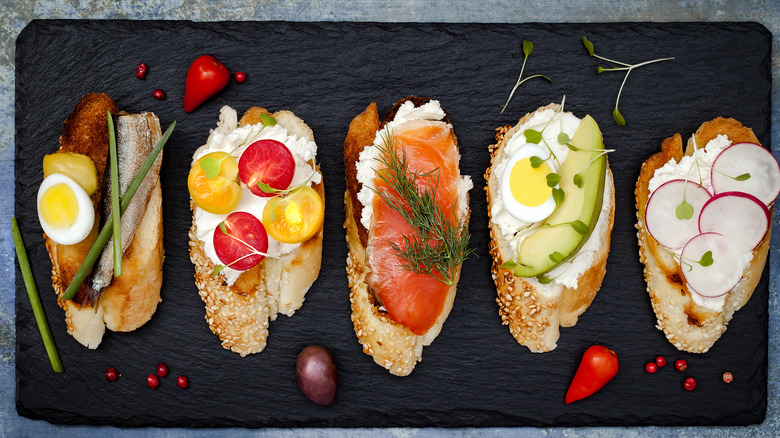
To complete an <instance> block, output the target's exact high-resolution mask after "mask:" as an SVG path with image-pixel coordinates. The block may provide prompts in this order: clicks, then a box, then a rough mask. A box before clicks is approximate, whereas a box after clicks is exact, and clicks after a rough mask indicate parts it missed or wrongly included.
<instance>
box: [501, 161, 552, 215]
mask: <svg viewBox="0 0 780 438" xmlns="http://www.w3.org/2000/svg"><path fill="white" fill-rule="evenodd" d="M551 172H552V170H551V169H550V166H549V165H548V164H547V163H542V164H541V165H540V166H539V167H537V168H535V169H534V168H533V166H531V158H530V157H528V158H523V159H521V160H518V161H517V163H515V165H514V166H512V173H510V175H509V187H510V188H511V189H512V197H514V198H515V200H517V202H519V203H520V204H522V205H525V206H526V207H537V206H539V205H542V203H543V202H544V201H546V200H547V199H548V198H549V197H550V195H551V194H552V187H549V186H547V175H548V174H549V173H551Z"/></svg>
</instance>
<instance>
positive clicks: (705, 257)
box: [672, 251, 715, 272]
mask: <svg viewBox="0 0 780 438" xmlns="http://www.w3.org/2000/svg"><path fill="white" fill-rule="evenodd" d="M672 255H674V257H675V258H678V259H680V262H681V263H684V264H685V265H686V266H687V267H688V271H689V272H690V271H692V270H693V265H692V263H696V264H698V265H700V266H701V267H703V268H706V267H709V266H712V264H713V263H715V259H713V258H712V251H706V252H705V253H704V254H702V255H701V258H700V259H699V260H693V259H687V258H683V257H682V255H678V254H677V253H675V252H672ZM689 262H690V263H689Z"/></svg>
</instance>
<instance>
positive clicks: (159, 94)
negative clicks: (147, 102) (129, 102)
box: [152, 88, 165, 100]
mask: <svg viewBox="0 0 780 438" xmlns="http://www.w3.org/2000/svg"><path fill="white" fill-rule="evenodd" d="M152 96H154V98H155V99H158V100H165V92H164V91H163V90H160V89H159V88H158V89H156V90H154V93H152Z"/></svg>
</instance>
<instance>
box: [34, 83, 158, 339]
mask: <svg viewBox="0 0 780 438" xmlns="http://www.w3.org/2000/svg"><path fill="white" fill-rule="evenodd" d="M107 111H111V113H112V114H120V113H119V112H118V110H117V107H116V104H115V103H114V102H113V101H112V100H111V99H110V98H109V97H108V96H106V95H105V94H95V93H90V94H88V95H86V96H84V97H83V98H82V99H81V101H80V102H79V104H78V105H77V106H76V108H75V109H74V110H73V112H72V113H71V114H70V115H69V116H68V118H67V119H66V120H65V123H64V125H63V129H62V135H61V136H60V144H61V146H60V148H59V152H74V153H80V154H84V155H87V156H88V157H90V158H91V159H92V161H94V162H95V167H96V169H97V174H98V181H102V179H103V175H104V171H105V169H106V159H107V156H108V128H107V121H106V112H107ZM141 116H142V117H141V118H143V119H145V120H147V121H148V125H147V126H148V136H149V141H150V142H151V143H152V145H154V144H155V143H157V140H159V138H160V135H161V134H160V123H159V121H158V120H157V117H156V116H155V115H154V114H151V113H145V114H143V115H141ZM159 159H160V158H158V160H159ZM156 169H159V167H156ZM158 171H159V170H158ZM147 178H150V179H151V181H153V186H152V189H151V192H150V195H149V199H148V201H147V204H146V210H145V212H144V214H143V216H142V219H141V221H140V224H139V225H138V228H137V229H136V232H135V236H134V237H133V240H132V242H131V243H130V246H129V247H128V249H127V250H126V251H125V252H124V254H123V257H122V268H123V270H122V276H120V277H116V278H114V279H112V281H111V284H110V285H109V286H107V287H106V289H105V291H104V293H103V296H102V298H101V299H100V301H99V302H98V303H96V304H95V306H94V307H93V306H92V305H90V300H89V299H88V292H87V283H86V282H85V283H84V284H82V286H81V288H80V289H79V291H78V294H77V295H76V298H75V299H74V300H72V301H71V300H63V299H62V298H61V297H62V295H63V293H65V289H67V287H68V285H69V284H70V281H71V280H72V279H73V276H74V275H75V274H76V271H77V270H78V269H79V267H80V266H81V263H82V261H83V260H84V258H85V257H86V255H87V253H88V252H89V250H90V248H91V247H92V244H93V243H94V242H95V239H96V238H97V234H98V231H99V227H100V224H99V221H95V224H94V225H93V228H92V232H91V233H90V235H89V236H88V237H87V238H86V239H85V240H83V241H82V242H79V243H77V244H75V245H60V244H57V243H55V242H54V241H52V240H51V239H49V238H48V237H46V249H47V250H48V252H49V256H50V258H51V261H52V286H53V288H54V291H55V292H56V293H57V295H58V296H59V297H60V298H59V299H58V304H59V305H60V307H61V308H62V309H63V310H65V320H66V326H67V330H68V333H69V334H71V335H72V336H73V337H74V338H76V340H77V341H79V342H80V343H81V344H83V345H84V346H86V347H89V348H92V349H94V348H97V346H98V345H99V344H100V342H101V340H102V338H103V334H104V332H105V328H106V327H108V328H109V329H110V330H112V331H121V332H128V331H132V330H135V329H137V328H138V327H140V326H142V325H144V324H145V323H146V322H147V321H149V319H151V317H152V315H153V314H154V312H155V311H156V310H157V304H158V303H159V302H160V288H161V286H162V263H163V256H164V251H163V241H162V191H161V189H160V182H159V175H157V174H154V173H153V172H152V171H150V173H149V174H148V175H147ZM101 194H102V192H101V188H100V185H99V186H98V190H97V192H96V193H95V194H93V195H92V200H93V202H94V204H95V211H96V214H97V212H98V211H99V210H98V208H99V205H100V200H101Z"/></svg>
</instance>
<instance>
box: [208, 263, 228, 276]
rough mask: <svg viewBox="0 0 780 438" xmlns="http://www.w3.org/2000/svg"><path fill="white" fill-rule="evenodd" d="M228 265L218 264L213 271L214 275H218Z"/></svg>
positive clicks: (212, 274)
mask: <svg viewBox="0 0 780 438" xmlns="http://www.w3.org/2000/svg"><path fill="white" fill-rule="evenodd" d="M226 267H227V266H225V265H217V266H216V267H215V268H214V272H212V273H211V276H212V277H216V276H217V275H218V274H219V273H220V272H222V270H223V269H225V268H226Z"/></svg>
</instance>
